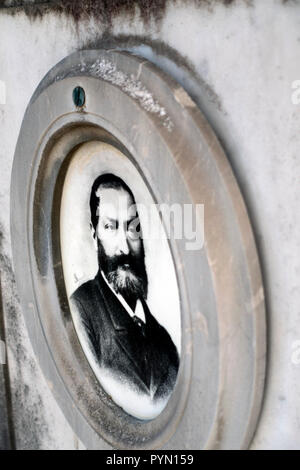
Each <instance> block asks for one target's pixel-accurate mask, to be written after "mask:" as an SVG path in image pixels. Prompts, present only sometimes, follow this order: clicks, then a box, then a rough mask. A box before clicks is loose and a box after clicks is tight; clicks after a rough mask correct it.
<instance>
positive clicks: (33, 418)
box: [0, 223, 52, 450]
mask: <svg viewBox="0 0 300 470" xmlns="http://www.w3.org/2000/svg"><path fill="white" fill-rule="evenodd" d="M4 242H5V230H4V229H3V226H2V224H1V223H0V270H1V284H2V295H3V309H4V313H5V332H6V345H7V347H8V349H9V351H10V354H9V357H10V358H11V361H10V362H11V364H10V363H9V366H10V368H11V367H13V374H10V393H11V402H12V420H13V426H14V434H15V441H16V443H15V446H16V448H18V449H37V450H38V449H41V448H42V445H43V444H42V443H45V442H47V443H49V445H50V446H51V442H52V439H51V435H50V432H49V431H50V430H49V427H48V424H47V423H46V422H45V418H44V414H45V413H44V408H45V406H46V404H45V402H44V400H43V397H42V396H40V394H39V392H38V391H37V390H35V386H34V384H35V383H36V382H37V381H38V380H39V371H38V367H37V364H36V362H35V360H34V357H33V356H32V355H31V354H30V351H28V350H27V346H26V344H25V342H24V334H23V333H22V332H23V331H24V328H25V326H24V323H23V316H22V312H21V308H20V301H19V296H18V291H17V287H16V282H15V276H14V272H13V268H12V263H11V260H10V257H9V256H8V255H7V254H6V253H5V249H4ZM9 357H8V360H9Z"/></svg>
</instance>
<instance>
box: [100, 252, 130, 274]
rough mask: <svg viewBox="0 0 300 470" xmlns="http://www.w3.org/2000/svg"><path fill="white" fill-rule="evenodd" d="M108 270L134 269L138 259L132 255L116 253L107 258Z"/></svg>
mask: <svg viewBox="0 0 300 470" xmlns="http://www.w3.org/2000/svg"><path fill="white" fill-rule="evenodd" d="M107 264H108V270H109V271H115V270H117V269H118V268H125V269H133V270H134V268H135V267H136V265H137V260H135V259H134V257H133V256H132V255H130V254H129V255H124V254H122V255H115V256H112V257H110V258H109V259H108V260H107Z"/></svg>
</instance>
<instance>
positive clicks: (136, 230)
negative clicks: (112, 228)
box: [127, 219, 141, 239]
mask: <svg viewBox="0 0 300 470" xmlns="http://www.w3.org/2000/svg"><path fill="white" fill-rule="evenodd" d="M127 230H128V234H129V236H130V237H131V238H133V239H137V238H139V237H140V231H141V226H140V222H139V221H138V219H135V220H134V221H133V222H131V223H130V224H129V225H128V228H127Z"/></svg>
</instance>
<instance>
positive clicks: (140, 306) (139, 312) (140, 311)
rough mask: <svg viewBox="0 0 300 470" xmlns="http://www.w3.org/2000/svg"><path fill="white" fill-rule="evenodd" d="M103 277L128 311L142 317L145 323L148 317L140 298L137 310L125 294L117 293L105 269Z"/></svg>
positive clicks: (131, 314) (132, 315) (132, 314)
mask: <svg viewBox="0 0 300 470" xmlns="http://www.w3.org/2000/svg"><path fill="white" fill-rule="evenodd" d="M101 274H102V277H103V279H104V280H105V282H106V284H107V285H108V287H109V288H110V290H111V291H112V292H113V293H114V294H115V296H116V297H117V298H118V299H119V301H120V302H121V304H122V305H123V307H124V308H125V310H126V311H127V313H128V314H129V315H130V316H131V318H132V317H134V316H137V317H138V318H140V319H141V320H142V321H143V322H144V323H146V318H145V312H144V307H143V304H142V302H141V301H140V299H138V300H137V302H136V306H135V311H133V310H132V308H131V307H130V306H129V305H128V303H127V302H126V300H125V299H124V297H123V295H121V294H119V293H117V292H116V291H115V290H114V288H113V287H112V286H111V284H110V283H109V282H108V280H107V278H106V276H105V274H104V272H103V271H101Z"/></svg>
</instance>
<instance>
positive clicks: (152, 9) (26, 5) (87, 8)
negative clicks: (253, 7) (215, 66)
mask: <svg viewBox="0 0 300 470" xmlns="http://www.w3.org/2000/svg"><path fill="white" fill-rule="evenodd" d="M252 1H253V0H185V1H184V0H50V1H46V0H37V1H32V0H23V1H22V0H0V8H6V9H8V10H10V11H11V13H16V12H19V11H24V12H25V13H26V15H28V16H29V17H30V18H33V19H35V18H38V17H42V16H44V15H45V14H47V13H49V12H55V13H57V14H66V15H68V16H70V17H72V18H73V19H74V20H75V22H79V21H84V20H88V19H90V18H94V19H96V20H98V21H100V22H101V23H102V24H104V25H106V26H111V24H112V20H113V18H114V17H116V16H118V15H120V14H124V15H128V16H129V17H131V18H133V17H134V16H135V14H136V13H138V14H139V15H140V17H141V19H142V20H143V22H144V23H145V24H148V23H149V21H150V20H155V21H156V22H159V21H160V20H161V19H162V18H163V17H164V14H165V12H166V8H167V7H168V6H169V5H171V4H173V5H176V4H180V3H181V4H182V3H183V4H184V3H186V4H187V3H192V4H194V5H195V6H197V7H198V6H199V7H202V6H207V7H212V6H214V5H217V4H222V5H225V6H230V5H232V4H234V3H240V2H243V3H245V4H248V5H249V4H251V3H252ZM282 1H283V2H284V3H285V2H286V1H288V0H282Z"/></svg>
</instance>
